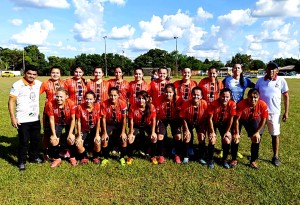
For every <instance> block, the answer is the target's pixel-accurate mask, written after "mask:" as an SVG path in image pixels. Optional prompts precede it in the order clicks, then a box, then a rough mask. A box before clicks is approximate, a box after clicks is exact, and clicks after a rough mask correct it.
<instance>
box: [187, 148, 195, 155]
mask: <svg viewBox="0 0 300 205" xmlns="http://www.w3.org/2000/svg"><path fill="white" fill-rule="evenodd" d="M188 153H189V156H194V155H195V152H194V149H193V148H191V147H189V150H188Z"/></svg>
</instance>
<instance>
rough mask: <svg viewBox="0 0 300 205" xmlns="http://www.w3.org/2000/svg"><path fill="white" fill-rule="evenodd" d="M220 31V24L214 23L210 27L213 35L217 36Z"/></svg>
mask: <svg viewBox="0 0 300 205" xmlns="http://www.w3.org/2000/svg"><path fill="white" fill-rule="evenodd" d="M219 31H220V26H215V25H212V26H211V27H210V32H211V35H212V36H216V35H217V33H218V32H219Z"/></svg>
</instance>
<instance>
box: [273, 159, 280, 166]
mask: <svg viewBox="0 0 300 205" xmlns="http://www.w3.org/2000/svg"><path fill="white" fill-rule="evenodd" d="M272 164H274V165H275V166H276V167H278V166H279V164H280V161H279V158H278V157H273V158H272Z"/></svg>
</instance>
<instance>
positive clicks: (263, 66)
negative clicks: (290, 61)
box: [250, 60, 266, 70]
mask: <svg viewBox="0 0 300 205" xmlns="http://www.w3.org/2000/svg"><path fill="white" fill-rule="evenodd" d="M258 69H263V70H265V69H266V64H265V63H264V62H263V61H261V60H253V61H252V62H251V64H250V70H258Z"/></svg>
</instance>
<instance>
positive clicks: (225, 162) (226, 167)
mask: <svg viewBox="0 0 300 205" xmlns="http://www.w3.org/2000/svg"><path fill="white" fill-rule="evenodd" d="M223 167H224V168H225V169H229V168H230V166H229V164H228V163H227V160H224V162H223Z"/></svg>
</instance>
